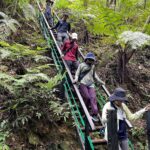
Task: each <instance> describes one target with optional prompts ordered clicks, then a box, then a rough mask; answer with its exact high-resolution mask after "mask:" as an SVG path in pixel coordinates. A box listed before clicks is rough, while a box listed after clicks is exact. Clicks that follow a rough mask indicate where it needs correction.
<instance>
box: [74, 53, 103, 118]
mask: <svg viewBox="0 0 150 150" xmlns="http://www.w3.org/2000/svg"><path fill="white" fill-rule="evenodd" d="M95 61H96V58H95V55H94V54H93V53H92V52H89V53H87V55H86V56H85V59H84V62H83V63H81V64H80V65H79V67H78V69H77V71H76V74H75V80H74V81H73V83H77V82H80V86H79V89H80V93H81V95H82V97H83V99H84V102H85V104H86V106H87V108H88V109H89V107H90V106H91V110H92V112H91V115H92V119H93V121H98V116H97V114H98V107H97V99H96V92H95V86H94V81H95V80H96V81H97V82H98V83H100V84H105V83H104V82H103V81H102V80H101V79H100V78H99V77H98V76H97V74H96V73H95V64H94V63H95Z"/></svg>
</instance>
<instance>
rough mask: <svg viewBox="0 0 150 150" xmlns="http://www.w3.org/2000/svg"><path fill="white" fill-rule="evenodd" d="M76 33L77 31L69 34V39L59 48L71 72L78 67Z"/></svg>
mask: <svg viewBox="0 0 150 150" xmlns="http://www.w3.org/2000/svg"><path fill="white" fill-rule="evenodd" d="M77 40H78V35H77V33H72V34H71V39H70V40H67V41H65V43H64V44H63V46H62V48H61V50H62V57H63V59H64V60H65V61H66V63H67V65H68V67H69V70H70V71H71V73H73V71H74V70H76V69H77V68H78V65H79V63H78V61H77V60H78V44H77Z"/></svg>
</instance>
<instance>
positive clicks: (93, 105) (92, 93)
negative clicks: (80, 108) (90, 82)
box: [88, 87, 98, 115]
mask: <svg viewBox="0 0 150 150" xmlns="http://www.w3.org/2000/svg"><path fill="white" fill-rule="evenodd" d="M88 91H89V95H90V104H91V108H92V115H97V114H98V107H97V99H96V92H95V89H94V88H93V87H89V90H88Z"/></svg>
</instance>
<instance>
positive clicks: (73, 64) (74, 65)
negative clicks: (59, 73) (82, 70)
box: [71, 61, 79, 75]
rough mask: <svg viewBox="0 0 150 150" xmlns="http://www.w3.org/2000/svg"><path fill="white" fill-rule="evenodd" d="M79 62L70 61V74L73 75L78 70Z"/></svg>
mask: <svg viewBox="0 0 150 150" xmlns="http://www.w3.org/2000/svg"><path fill="white" fill-rule="evenodd" d="M78 66H79V62H78V61H72V70H71V72H72V74H73V75H75V72H76V70H77V69H78Z"/></svg>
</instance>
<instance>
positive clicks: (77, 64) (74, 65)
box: [73, 61, 79, 70]
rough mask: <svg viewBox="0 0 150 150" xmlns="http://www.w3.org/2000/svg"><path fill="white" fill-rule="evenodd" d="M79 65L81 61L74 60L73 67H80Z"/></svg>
mask: <svg viewBox="0 0 150 150" xmlns="http://www.w3.org/2000/svg"><path fill="white" fill-rule="evenodd" d="M78 66H79V62H78V61H74V62H73V67H74V69H75V70H77V69H78Z"/></svg>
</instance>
